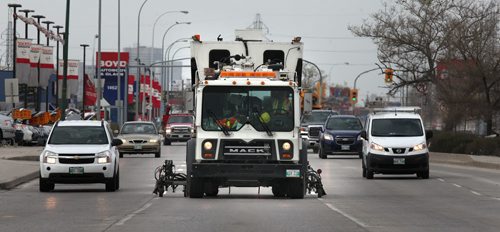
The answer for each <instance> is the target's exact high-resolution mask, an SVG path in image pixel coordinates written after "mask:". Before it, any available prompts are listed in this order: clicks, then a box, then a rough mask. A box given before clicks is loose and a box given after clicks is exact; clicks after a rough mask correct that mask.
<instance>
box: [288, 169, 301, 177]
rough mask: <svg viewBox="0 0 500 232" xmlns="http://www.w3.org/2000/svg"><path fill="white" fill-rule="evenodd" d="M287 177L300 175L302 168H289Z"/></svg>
mask: <svg viewBox="0 0 500 232" xmlns="http://www.w3.org/2000/svg"><path fill="white" fill-rule="evenodd" d="M286 177H300V170H298V169H287V170H286Z"/></svg>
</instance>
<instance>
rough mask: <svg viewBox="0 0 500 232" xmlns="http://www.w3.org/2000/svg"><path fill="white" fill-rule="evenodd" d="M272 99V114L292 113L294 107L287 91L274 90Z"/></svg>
mask: <svg viewBox="0 0 500 232" xmlns="http://www.w3.org/2000/svg"><path fill="white" fill-rule="evenodd" d="M271 99H272V110H271V112H272V114H274V115H284V114H290V113H291V108H292V102H291V101H290V99H289V97H288V96H287V93H286V92H282V91H279V92H278V91H274V92H271Z"/></svg>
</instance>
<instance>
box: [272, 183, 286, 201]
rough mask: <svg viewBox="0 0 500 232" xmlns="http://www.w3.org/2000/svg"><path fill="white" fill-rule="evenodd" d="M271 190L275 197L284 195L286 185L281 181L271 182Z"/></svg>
mask: <svg viewBox="0 0 500 232" xmlns="http://www.w3.org/2000/svg"><path fill="white" fill-rule="evenodd" d="M272 190H273V195H274V196H275V197H285V195H286V185H285V184H284V183H283V181H280V182H278V183H275V184H273V186H272Z"/></svg>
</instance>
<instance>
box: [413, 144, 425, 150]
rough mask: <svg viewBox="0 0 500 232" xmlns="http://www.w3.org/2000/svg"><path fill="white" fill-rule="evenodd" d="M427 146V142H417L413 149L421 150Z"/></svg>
mask: <svg viewBox="0 0 500 232" xmlns="http://www.w3.org/2000/svg"><path fill="white" fill-rule="evenodd" d="M426 148H427V145H426V144H425V143H421V144H417V145H415V146H413V151H421V150H424V149H426Z"/></svg>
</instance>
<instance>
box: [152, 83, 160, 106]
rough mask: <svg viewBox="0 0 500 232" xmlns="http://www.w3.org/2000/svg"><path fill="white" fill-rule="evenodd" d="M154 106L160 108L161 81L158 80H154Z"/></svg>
mask: <svg viewBox="0 0 500 232" xmlns="http://www.w3.org/2000/svg"><path fill="white" fill-rule="evenodd" d="M153 91H154V92H153V107H154V108H160V100H159V96H160V83H159V82H158V80H153Z"/></svg>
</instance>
